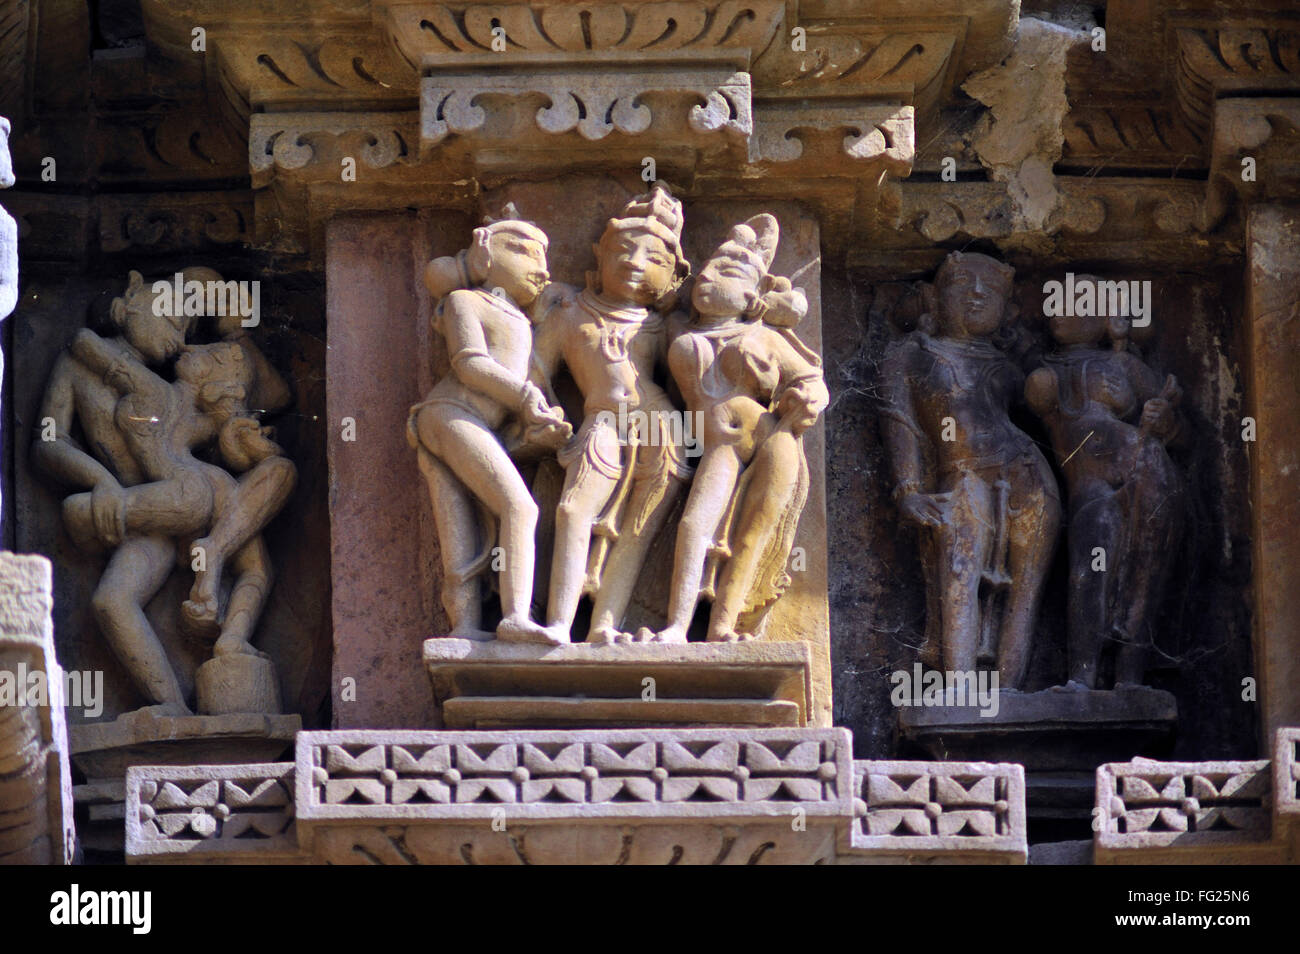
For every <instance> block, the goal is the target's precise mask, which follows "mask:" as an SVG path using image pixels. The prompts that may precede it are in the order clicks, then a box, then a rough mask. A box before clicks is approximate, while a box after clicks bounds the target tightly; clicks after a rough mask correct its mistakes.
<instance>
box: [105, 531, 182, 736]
mask: <svg viewBox="0 0 1300 954" xmlns="http://www.w3.org/2000/svg"><path fill="white" fill-rule="evenodd" d="M175 557H176V547H175V544H174V543H173V542H172V541H171V540H168V539H167V538H166V537H159V536H152V537H129V538H127V539H126V540H124V541H123V542H122V545H121V546H120V547H118V548H117V551H116V552H115V553H114V554H113V556H112V557H111V558H110V559H109V561H108V566H107V567H106V568H105V569H104V575H103V576H102V577H100V580H99V586H97V587H96V588H95V595H94V596H93V597H92V599H91V606H92V608H93V610H94V613H95V619H96V621H97V622H98V623H99V628H100V629H101V630H102V631H103V633H104V638H105V639H107V640H108V643H109V645H110V646H112V647H113V651H114V652H115V653H117V657H118V658H119V659H120V660H121V661H122V665H124V666H125V667H126V669H127V672H129V673H130V675H131V678H132V680H133V681H134V682H135V684H136V685H137V686H138V687H139V688H140V691H141V692H142V693H144V695H145V697H146V698H148V699H149V700H150V701H151V702H153V703H155V704H157V706H158V711H159V713H160V714H167V715H192V713H191V712H190V709H189V707H188V706H187V705H185V697H184V694H183V693H182V692H181V686H180V682H179V681H178V680H177V679H176V673H175V672H174V671H173V669H172V666H171V663H170V662H169V661H168V659H167V653H166V652H165V651H164V650H163V647H162V643H160V642H159V641H158V637H157V635H156V634H155V633H154V631H153V627H152V626H150V625H149V620H148V619H146V618H145V615H144V607H145V606H146V605H147V604H148V602H149V600H151V599H153V597H154V595H155V594H156V593H157V592H158V590H160V589H161V588H162V585H163V584H164V583H165V582H166V581H167V577H168V575H169V574H170V573H171V571H172V567H173V566H174V565H175Z"/></svg>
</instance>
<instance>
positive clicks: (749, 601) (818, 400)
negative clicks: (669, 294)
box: [638, 214, 829, 643]
mask: <svg viewBox="0 0 1300 954" xmlns="http://www.w3.org/2000/svg"><path fill="white" fill-rule="evenodd" d="M779 234H780V229H779V227H778V224H777V220H776V219H775V218H774V217H773V216H771V215H766V214H764V215H758V216H755V217H754V218H752V219H750V220H749V221H747V222H745V223H743V224H740V225H737V226H736V227H734V228H733V229H732V230H731V232H730V234H729V235H728V237H727V239H726V240H725V241H724V242H723V243H722V245H721V246H719V247H718V249H717V250H716V251H715V252H714V253H713V255H712V256H711V257H710V259H709V261H708V263H707V264H706V265H705V266H704V268H703V269H702V270H701V272H700V274H699V276H698V277H697V278H696V280H695V285H694V288H693V289H692V292H691V304H692V306H693V309H692V318H691V321H690V324H689V325H688V326H687V327H686V329H685V331H684V333H682V334H680V335H678V336H677V337H676V338H675V339H674V341H673V343H672V345H671V347H670V349H669V354H668V363H669V367H670V368H671V370H672V374H673V378H674V380H675V381H676V382H677V385H678V387H679V388H680V390H681V393H682V395H683V396H684V398H685V400H686V406H687V409H688V411H690V412H691V413H698V414H700V415H701V416H702V424H703V435H702V436H703V446H704V453H703V456H702V457H701V459H700V462H699V465H698V467H697V469H696V473H695V480H694V482H693V483H692V484H691V490H690V496H689V497H688V498H687V501H686V510H685V513H684V515H683V517H682V520H681V522H680V523H679V524H678V525H677V543H676V554H675V558H674V563H673V576H672V588H671V595H670V598H669V607H668V625H667V626H666V627H665V628H664V629H663V630H662V631H660V632H659V633H657V634H653V636H652V637H651V636H650V634H649V633H648V632H647V631H646V630H642V631H640V632H639V633H638V638H653V639H654V640H655V641H656V642H670V643H684V642H686V631H687V628H688V627H689V626H690V622H691V617H692V616H693V614H694V612H695V607H696V603H697V602H698V600H699V598H700V597H701V596H705V597H709V598H712V600H713V609H712V612H711V614H710V618H709V627H708V639H709V640H712V641H734V640H737V639H749V638H753V637H755V636H756V635H760V634H761V632H762V623H763V621H764V620H765V619H766V614H767V610H768V609H770V608H771V606H772V604H773V603H774V602H775V601H776V600H777V599H778V598H779V597H780V596H781V594H782V593H783V592H784V591H785V589H786V588H787V587H788V586H789V583H790V577H789V575H788V573H787V572H786V562H787V560H788V558H789V556H790V550H791V548H792V546H793V544H794V535H795V530H796V529H797V527H798V524H799V517H800V514H801V513H802V512H803V507H804V504H805V502H806V501H807V498H808V484H809V478H808V461H807V458H806V457H805V455H804V449H803V434H804V432H805V431H806V430H807V429H808V428H809V427H811V426H812V425H813V424H815V423H816V421H817V418H818V416H819V415H820V414H821V412H822V411H823V410H824V409H825V408H826V405H827V403H828V401H829V395H828V393H827V390H826V385H825V383H824V381H823V379H822V372H821V362H820V360H819V359H818V357H817V356H816V355H815V354H814V353H813V352H812V351H810V350H809V349H808V348H807V347H805V346H804V344H803V343H802V342H800V341H799V339H798V338H797V337H795V335H794V332H793V330H792V328H793V326H794V325H796V324H797V323H798V322H799V321H800V320H801V319H802V318H803V316H804V315H805V314H806V313H807V310H808V302H807V300H806V298H805V297H804V294H803V292H802V291H800V290H799V289H794V288H792V287H791V285H790V282H789V280H788V279H786V278H782V277H778V276H774V275H771V274H770V273H769V271H768V269H769V268H770V267H771V264H772V259H773V257H774V256H775V255H776V247H777V241H778V237H779Z"/></svg>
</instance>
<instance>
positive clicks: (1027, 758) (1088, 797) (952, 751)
mask: <svg viewBox="0 0 1300 954" xmlns="http://www.w3.org/2000/svg"><path fill="white" fill-rule="evenodd" d="M997 702H998V706H997V712H996V713H989V714H987V715H986V714H982V712H981V709H980V708H979V707H978V706H929V707H926V706H922V707H915V708H902V709H900V710H899V717H898V722H899V729H900V732H901V733H902V735H903V737H904V738H905V739H907V740H909V741H910V742H911V743H913V744H914V745H916V746H917V747H919V748H920V749H921V750H922V751H924V752H925V753H926V754H927V755H928V756H930V757H932V758H937V759H951V758H958V759H980V760H989V761H995V762H1016V763H1019V764H1021V765H1023V766H1024V770H1025V790H1026V801H1027V804H1028V817H1029V819H1030V820H1032V821H1034V822H1036V823H1042V824H1043V825H1045V826H1048V828H1049V830H1058V828H1057V826H1063V827H1061V828H1059V830H1061V831H1067V832H1068V831H1076V832H1082V831H1086V829H1084V828H1083V827H1082V826H1083V824H1084V823H1085V822H1087V820H1088V818H1089V813H1090V811H1091V809H1092V805H1093V801H1094V782H1093V774H1094V772H1095V770H1096V767H1097V765H1099V764H1100V763H1102V762H1109V761H1118V760H1123V759H1129V758H1132V757H1133V756H1134V755H1146V756H1159V755H1163V754H1166V753H1167V752H1168V751H1169V749H1170V747H1171V745H1172V743H1173V739H1174V733H1175V731H1176V729H1177V725H1178V706H1177V703H1176V702H1175V700H1174V697H1173V695H1172V694H1170V693H1168V692H1164V691H1161V690H1159V689H1151V688H1146V687H1134V688H1131V689H1116V690H1105V691H1103V690H1079V691H1070V690H1061V689H1045V690H1042V691H1041V692H1028V693H1019V692H1005V691H1004V692H999V693H998V700H997ZM986 711H987V710H986Z"/></svg>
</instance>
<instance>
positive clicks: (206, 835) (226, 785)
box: [126, 762, 299, 863]
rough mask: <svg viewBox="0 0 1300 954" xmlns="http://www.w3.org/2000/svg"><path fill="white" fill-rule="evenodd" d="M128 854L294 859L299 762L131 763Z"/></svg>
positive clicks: (210, 859)
mask: <svg viewBox="0 0 1300 954" xmlns="http://www.w3.org/2000/svg"><path fill="white" fill-rule="evenodd" d="M126 792H127V795H126V830H127V834H126V840H127V853H128V855H143V856H151V857H153V858H154V860H158V861H167V860H177V861H180V860H184V861H191V862H192V861H200V860H201V861H204V862H214V861H222V860H227V861H232V862H243V861H247V860H249V858H250V857H252V858H256V859H258V860H262V861H265V862H268V863H271V862H283V861H288V860H296V859H297V857H298V855H299V852H298V842H297V837H296V833H295V831H294V821H293V819H294V804H293V765H292V764H291V763H288V762H280V763H263V764H256V765H187V766H169V767H152V766H150V767H140V766H137V767H132V768H129V769H127V774H126Z"/></svg>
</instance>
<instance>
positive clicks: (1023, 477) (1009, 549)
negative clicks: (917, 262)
mask: <svg viewBox="0 0 1300 954" xmlns="http://www.w3.org/2000/svg"><path fill="white" fill-rule="evenodd" d="M1012 278H1013V271H1012V269H1011V268H1010V267H1008V266H1006V265H1003V264H1002V263H1000V262H998V261H996V260H995V259H992V258H989V257H988V256H985V255H978V254H963V253H960V252H953V253H951V254H950V255H948V257H947V258H946V259H945V260H944V262H943V264H942V265H941V266H940V268H939V271H938V274H937V275H936V276H935V286H936V287H935V298H936V304H937V309H936V310H937V311H938V315H937V323H938V328H937V334H935V333H934V332H935V329H934V328H933V326H932V322H933V321H934V319H933V318H931V316H928V315H927V316H924V318H923V320H922V326H921V327H919V328H918V329H917V330H915V331H912V332H910V333H909V334H907V335H906V336H904V337H903V338H901V339H900V340H898V341H896V342H894V343H892V344H891V345H890V346H889V348H888V349H887V352H886V356H885V360H884V366H883V369H882V373H883V380H884V401H883V405H882V407H881V415H882V418H881V419H882V428H883V432H884V438H885V443H886V445H887V447H888V450H889V455H890V461H891V464H892V467H893V473H894V479H895V481H896V487H895V490H894V499H895V501H896V502H897V504H898V508H899V511H900V512H901V514H902V516H903V518H904V519H905V520H906V521H908V522H909V523H912V524H915V525H917V526H919V527H920V528H921V534H922V562H923V565H924V570H925V575H926V591H927V621H926V636H927V639H926V643H927V646H929V647H931V648H933V647H934V646H935V644H936V642H937V643H938V645H939V646H940V647H941V648H942V660H943V667H944V668H945V669H948V670H950V671H956V672H973V671H975V670H976V669H977V668H990V667H996V669H997V671H998V673H999V676H1000V682H1001V685H1002V687H1004V688H1020V687H1021V685H1022V684H1023V681H1024V678H1025V673H1026V668H1027V665H1028V662H1029V653H1030V643H1031V639H1032V636H1033V629H1034V623H1035V619H1036V616H1037V613H1038V607H1039V602H1040V598H1041V596H1042V591H1043V583H1044V579H1045V577H1046V575H1047V570H1048V565H1049V563H1050V560H1051V556H1052V550H1053V547H1054V545H1055V542H1056V535H1057V530H1058V528H1059V525H1060V514H1061V508H1060V499H1059V494H1058V491H1057V487H1056V479H1055V477H1054V476H1053V475H1052V472H1051V469H1050V468H1049V466H1048V463H1047V461H1046V460H1045V459H1044V457H1043V455H1042V454H1041V453H1040V452H1039V450H1038V448H1037V447H1036V446H1035V445H1034V442H1033V441H1032V440H1031V439H1030V437H1029V436H1028V435H1027V434H1025V433H1024V432H1023V431H1021V430H1020V429H1019V428H1017V427H1016V426H1015V425H1014V424H1013V423H1012V421H1011V418H1010V417H1009V416H1008V408H1009V406H1010V404H1011V402H1012V401H1013V400H1016V399H1018V398H1019V397H1020V395H1021V390H1022V387H1023V380H1024V378H1023V375H1022V373H1021V371H1020V370H1019V368H1018V367H1017V366H1016V365H1015V364H1014V363H1012V361H1011V360H1010V359H1008V357H1007V356H1006V355H1005V354H1003V352H1002V351H1000V350H999V349H998V348H996V347H995V346H994V345H993V344H992V342H991V341H990V340H989V339H990V337H991V336H992V335H993V334H994V333H995V332H996V331H997V330H998V329H999V327H1000V326H1001V325H1002V323H1003V320H1004V315H1005V313H1006V311H1007V305H1008V301H1009V298H1010V294H1011V289H1012ZM928 460H933V462H934V465H933V468H930V467H927V461H928Z"/></svg>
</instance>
